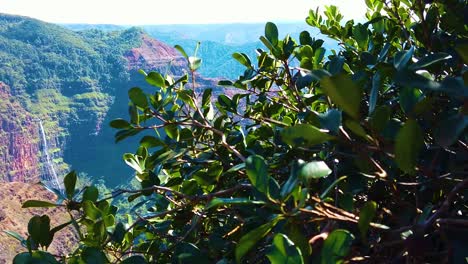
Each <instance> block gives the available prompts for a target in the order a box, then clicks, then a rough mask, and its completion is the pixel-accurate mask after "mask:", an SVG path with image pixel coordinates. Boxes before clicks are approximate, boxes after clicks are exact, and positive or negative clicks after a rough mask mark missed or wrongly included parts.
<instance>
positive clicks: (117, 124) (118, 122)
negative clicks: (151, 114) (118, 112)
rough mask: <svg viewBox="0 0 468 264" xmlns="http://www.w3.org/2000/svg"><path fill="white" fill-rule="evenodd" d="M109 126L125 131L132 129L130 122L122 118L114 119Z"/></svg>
mask: <svg viewBox="0 0 468 264" xmlns="http://www.w3.org/2000/svg"><path fill="white" fill-rule="evenodd" d="M109 125H110V126H111V127H113V128H117V129H123V128H130V127H131V125H130V123H129V122H127V121H126V120H123V119H121V118H119V119H114V120H112V121H111V122H110V123H109Z"/></svg>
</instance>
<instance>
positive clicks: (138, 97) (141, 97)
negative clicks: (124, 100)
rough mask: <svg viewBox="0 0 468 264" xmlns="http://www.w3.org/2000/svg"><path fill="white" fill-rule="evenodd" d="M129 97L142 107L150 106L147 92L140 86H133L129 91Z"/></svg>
mask: <svg viewBox="0 0 468 264" xmlns="http://www.w3.org/2000/svg"><path fill="white" fill-rule="evenodd" d="M128 97H129V98H130V100H131V101H132V103H134V104H135V105H136V106H138V107H141V108H146V107H148V99H147V98H146V95H145V93H144V92H143V91H142V90H141V89H140V88H139V87H133V88H132V89H130V90H129V91H128Z"/></svg>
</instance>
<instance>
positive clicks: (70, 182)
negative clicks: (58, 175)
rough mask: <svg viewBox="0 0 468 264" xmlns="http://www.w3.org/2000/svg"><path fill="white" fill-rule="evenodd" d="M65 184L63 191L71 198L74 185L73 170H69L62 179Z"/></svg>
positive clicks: (74, 176) (74, 175)
mask: <svg viewBox="0 0 468 264" xmlns="http://www.w3.org/2000/svg"><path fill="white" fill-rule="evenodd" d="M63 183H64V185H65V193H66V194H67V197H68V199H72V198H73V195H74V194H75V185H76V173H75V171H71V172H69V173H68V174H67V175H66V176H65V178H64V179H63Z"/></svg>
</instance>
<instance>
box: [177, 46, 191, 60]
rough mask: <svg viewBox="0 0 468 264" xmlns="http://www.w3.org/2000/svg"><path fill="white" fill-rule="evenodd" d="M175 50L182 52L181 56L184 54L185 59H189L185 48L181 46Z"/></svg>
mask: <svg viewBox="0 0 468 264" xmlns="http://www.w3.org/2000/svg"><path fill="white" fill-rule="evenodd" d="M174 48H175V49H176V50H178V51H179V52H180V54H182V56H184V58H185V59H188V55H187V53H186V52H185V50H184V48H182V47H181V46H179V45H175V46H174Z"/></svg>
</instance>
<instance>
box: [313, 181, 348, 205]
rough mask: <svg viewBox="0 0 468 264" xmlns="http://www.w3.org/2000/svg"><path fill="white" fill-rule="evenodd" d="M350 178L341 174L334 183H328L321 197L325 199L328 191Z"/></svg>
mask: <svg viewBox="0 0 468 264" xmlns="http://www.w3.org/2000/svg"><path fill="white" fill-rule="evenodd" d="M347 178H348V176H341V177H340V178H338V179H336V180H335V181H334V182H333V183H332V184H330V185H328V187H327V189H325V191H323V193H322V194H321V195H320V199H321V200H323V199H325V198H327V195H328V193H329V192H330V191H331V190H333V188H335V186H336V185H338V183H340V182H341V181H344V180H346V179H347Z"/></svg>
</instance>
